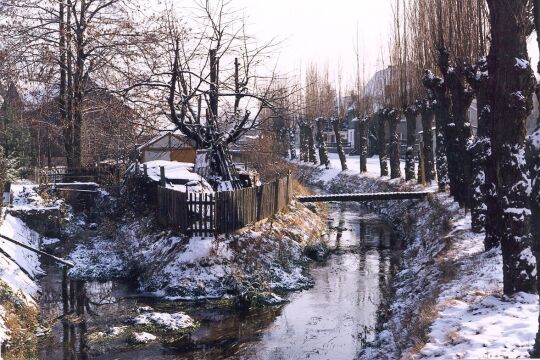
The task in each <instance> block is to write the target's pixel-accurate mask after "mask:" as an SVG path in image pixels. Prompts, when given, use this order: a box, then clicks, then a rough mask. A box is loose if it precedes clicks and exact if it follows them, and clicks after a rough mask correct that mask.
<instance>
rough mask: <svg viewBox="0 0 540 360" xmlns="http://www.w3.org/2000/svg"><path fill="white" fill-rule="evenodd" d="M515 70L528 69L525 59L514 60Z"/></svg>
mask: <svg viewBox="0 0 540 360" xmlns="http://www.w3.org/2000/svg"><path fill="white" fill-rule="evenodd" d="M515 66H516V67H517V68H519V69H523V70H525V69H527V68H529V62H528V61H527V60H525V59H522V58H516V65H515Z"/></svg>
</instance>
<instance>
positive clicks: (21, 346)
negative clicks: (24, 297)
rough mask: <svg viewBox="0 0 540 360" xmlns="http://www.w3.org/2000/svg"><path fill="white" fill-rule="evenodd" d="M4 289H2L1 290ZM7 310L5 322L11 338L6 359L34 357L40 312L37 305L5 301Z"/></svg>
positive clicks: (14, 359)
mask: <svg viewBox="0 0 540 360" xmlns="http://www.w3.org/2000/svg"><path fill="white" fill-rule="evenodd" d="M0 291H2V290H0ZM2 305H3V307H4V310H5V316H4V323H5V324H6V326H7V328H8V329H9V336H10V340H9V342H8V348H7V351H6V353H5V354H2V355H3V356H4V359H6V360H19V359H28V358H32V357H33V355H34V354H35V353H36V351H37V340H36V337H35V331H36V327H37V324H38V319H39V312H38V310H37V308H36V307H35V306H31V305H26V304H22V303H17V302H14V301H9V300H8V301H5V302H4V301H3V302H2Z"/></svg>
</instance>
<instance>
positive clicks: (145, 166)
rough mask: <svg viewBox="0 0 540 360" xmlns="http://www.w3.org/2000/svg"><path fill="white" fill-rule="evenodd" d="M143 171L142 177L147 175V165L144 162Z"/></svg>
mask: <svg viewBox="0 0 540 360" xmlns="http://www.w3.org/2000/svg"><path fill="white" fill-rule="evenodd" d="M142 167H143V173H144V177H148V166H147V165H146V164H143V166H142Z"/></svg>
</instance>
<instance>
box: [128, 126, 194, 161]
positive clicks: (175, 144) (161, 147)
mask: <svg viewBox="0 0 540 360" xmlns="http://www.w3.org/2000/svg"><path fill="white" fill-rule="evenodd" d="M138 150H139V154H140V161H141V162H143V163H144V162H149V161H154V160H165V161H178V162H183V163H194V162H195V154H196V152H197V146H196V144H195V141H193V140H191V139H189V138H188V137H186V136H184V135H182V134H178V133H172V132H168V133H166V134H163V135H160V136H158V137H155V138H153V139H152V140H150V141H149V142H147V143H146V144H144V145H142V146H140V147H139V148H138Z"/></svg>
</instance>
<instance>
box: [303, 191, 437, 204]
mask: <svg viewBox="0 0 540 360" xmlns="http://www.w3.org/2000/svg"><path fill="white" fill-rule="evenodd" d="M432 193H433V192H431V191H414V192H380V193H353V194H324V195H308V196H298V197H297V198H296V200H298V201H299V202H301V203H311V202H345V201H377V200H423V199H425V198H426V196H428V195H429V194H432Z"/></svg>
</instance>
